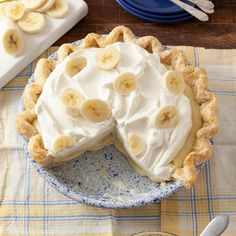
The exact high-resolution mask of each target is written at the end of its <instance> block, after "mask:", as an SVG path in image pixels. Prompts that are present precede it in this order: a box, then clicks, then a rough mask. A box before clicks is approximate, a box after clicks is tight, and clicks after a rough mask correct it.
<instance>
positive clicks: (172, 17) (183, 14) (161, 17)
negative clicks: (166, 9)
mask: <svg viewBox="0 0 236 236" xmlns="http://www.w3.org/2000/svg"><path fill="white" fill-rule="evenodd" d="M118 1H119V4H120V3H121V4H123V6H124V7H126V8H129V9H130V11H132V12H134V13H136V14H138V15H141V16H144V17H147V18H151V19H157V20H178V19H179V18H183V17H187V16H191V15H190V14H189V13H188V12H186V11H184V12H181V13H179V14H175V15H160V14H156V13H155V14H154V13H150V12H145V11H140V10H138V9H137V8H134V7H132V6H131V5H130V4H129V3H127V2H126V0H118Z"/></svg>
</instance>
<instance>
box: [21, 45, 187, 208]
mask: <svg viewBox="0 0 236 236" xmlns="http://www.w3.org/2000/svg"><path fill="white" fill-rule="evenodd" d="M80 42H81V41H77V42H76V43H75V44H79V43H80ZM49 58H50V59H56V58H57V54H56V53H54V54H52V55H51V56H50V57H49ZM33 80H34V76H33V75H32V77H31V78H30V79H29V83H31V82H33ZM23 110H24V106H23V103H21V106H20V111H23ZM23 142H24V148H25V151H26V156H27V158H29V160H31V162H32V164H33V166H34V167H35V169H36V170H37V172H38V173H39V174H40V175H41V176H42V177H43V178H44V179H45V180H46V181H47V182H48V183H49V184H50V185H51V186H52V187H53V188H55V189H57V190H58V191H59V192H61V193H63V194H64V195H66V196H68V197H70V198H72V199H74V200H77V201H79V202H82V203H86V204H89V205H93V206H97V207H107V208H130V207H138V206H142V205H145V204H149V203H158V202H160V201H161V200H162V199H164V198H167V197H168V196H170V195H171V194H173V193H174V192H176V191H178V190H179V189H180V188H181V187H183V185H182V184H181V183H178V182H169V183H167V184H166V185H160V184H158V183H154V182H152V181H151V180H149V179H148V178H146V177H142V176H139V175H138V174H137V173H136V172H135V171H134V170H133V168H132V167H131V166H130V164H129V162H128V160H127V158H126V157H125V156H124V155H123V154H122V153H120V152H119V151H117V150H116V149H115V147H114V146H113V145H111V146H107V147H105V148H103V149H102V150H99V151H97V152H86V153H85V154H83V155H81V156H80V157H79V158H78V159H75V160H73V161H71V162H69V163H68V164H65V165H63V166H60V167H55V168H45V167H42V166H40V165H38V164H37V163H36V162H35V161H33V160H32V159H31V157H30V155H29V153H28V151H27V145H28V140H26V139H23Z"/></svg>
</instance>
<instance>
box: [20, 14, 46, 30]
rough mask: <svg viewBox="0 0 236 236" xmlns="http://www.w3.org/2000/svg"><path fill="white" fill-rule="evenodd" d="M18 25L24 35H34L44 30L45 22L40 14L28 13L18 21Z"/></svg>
mask: <svg viewBox="0 0 236 236" xmlns="http://www.w3.org/2000/svg"><path fill="white" fill-rule="evenodd" d="M18 25H19V27H20V29H21V30H23V31H25V32H26V33H29V34H35V33H39V32H41V31H43V30H44V28H45V26H46V21H45V18H44V16H43V15H42V14H41V13H37V12H28V13H26V14H25V15H24V16H23V17H22V18H21V19H20V20H19V21H18Z"/></svg>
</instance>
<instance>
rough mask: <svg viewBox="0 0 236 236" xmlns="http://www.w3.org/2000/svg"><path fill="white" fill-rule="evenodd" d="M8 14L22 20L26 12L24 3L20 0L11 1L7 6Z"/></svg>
mask: <svg viewBox="0 0 236 236" xmlns="http://www.w3.org/2000/svg"><path fill="white" fill-rule="evenodd" d="M5 11H6V15H7V16H8V17H10V18H11V19H12V20H14V21H18V20H20V19H21V18H22V17H23V15H24V14H25V8H24V5H23V4H22V3H20V2H18V1H12V2H9V3H8V4H7V5H6V8H5Z"/></svg>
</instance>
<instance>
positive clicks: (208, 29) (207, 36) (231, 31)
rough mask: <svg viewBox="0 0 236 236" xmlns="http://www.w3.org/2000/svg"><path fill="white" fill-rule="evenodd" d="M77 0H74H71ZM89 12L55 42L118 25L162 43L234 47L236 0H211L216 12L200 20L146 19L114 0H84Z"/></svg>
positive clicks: (80, 36) (104, 30)
mask: <svg viewBox="0 0 236 236" xmlns="http://www.w3.org/2000/svg"><path fill="white" fill-rule="evenodd" d="M72 1H76V0H72ZM86 2H87V4H88V7H89V13H88V15H87V16H86V17H85V18H84V19H83V20H82V21H80V22H79V23H78V24H77V25H76V26H75V27H74V28H73V29H72V30H70V31H69V32H68V33H67V34H66V35H64V36H63V37H62V38H61V39H60V40H59V41H57V42H56V43H55V45H61V44H62V43H67V42H72V41H75V40H77V39H81V38H83V37H84V36H86V35H87V34H88V33H90V32H96V33H99V34H105V33H108V32H109V31H110V30H111V29H113V28H114V27H115V26H117V25H125V26H128V27H129V28H130V29H132V30H133V32H134V33H135V34H136V35H138V36H144V35H153V36H156V37H158V38H159V40H160V41H161V42H162V43H163V44H164V45H189V46H199V47H206V48H229V49H230V48H236V0H213V2H214V4H215V13H214V14H213V15H212V16H211V19H210V21H208V22H206V23H202V22H200V21H198V20H196V19H191V20H189V21H187V22H184V23H177V24H168V25H166V24H157V23H149V22H145V21H143V20H140V19H138V18H136V17H135V16H132V15H131V14H129V13H128V12H126V11H125V10H124V9H122V8H121V7H120V6H119V5H118V4H117V3H116V1H115V0H86Z"/></svg>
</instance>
